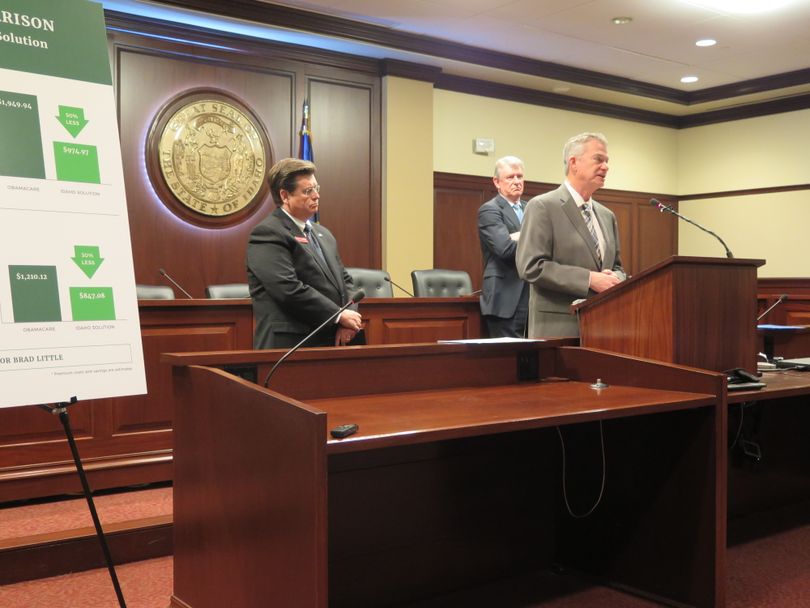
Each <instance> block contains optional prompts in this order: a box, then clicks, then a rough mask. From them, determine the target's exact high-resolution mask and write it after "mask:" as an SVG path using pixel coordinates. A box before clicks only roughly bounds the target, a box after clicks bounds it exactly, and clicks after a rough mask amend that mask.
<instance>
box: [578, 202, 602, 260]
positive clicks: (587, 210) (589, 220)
mask: <svg viewBox="0 0 810 608" xmlns="http://www.w3.org/2000/svg"><path fill="white" fill-rule="evenodd" d="M582 215H583V217H584V218H585V225H586V226H587V227H588V232H590V233H591V239H593V246H594V248H595V249H596V259H597V260H598V262H599V268H602V252H601V251H600V250H599V237H597V236H596V228H594V225H593V215H591V206H590V205H589V204H588V203H585V204H584V205H582Z"/></svg>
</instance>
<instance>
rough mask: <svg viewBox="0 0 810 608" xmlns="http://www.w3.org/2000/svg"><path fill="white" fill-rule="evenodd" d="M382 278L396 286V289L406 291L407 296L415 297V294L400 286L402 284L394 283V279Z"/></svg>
mask: <svg viewBox="0 0 810 608" xmlns="http://www.w3.org/2000/svg"><path fill="white" fill-rule="evenodd" d="M383 279H385V280H386V281H388V282H389V283H391V285H393V286H394V287H396V288H397V289H399V290H400V291H404V292H405V293H407V294H408V295H409V296H411V297H412V298H415V297H416V296H415V295H413V294H412V293H411V292H410V291H408V290H407V289H405V288H404V287H402V286H400V285H397V284H396V283H394V281H392V280H391V277H383Z"/></svg>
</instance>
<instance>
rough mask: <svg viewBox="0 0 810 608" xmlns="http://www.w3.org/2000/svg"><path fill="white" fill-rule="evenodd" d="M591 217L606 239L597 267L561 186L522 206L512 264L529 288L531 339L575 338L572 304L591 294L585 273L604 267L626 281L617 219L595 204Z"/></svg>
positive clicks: (574, 206)
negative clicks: (521, 218)
mask: <svg viewBox="0 0 810 608" xmlns="http://www.w3.org/2000/svg"><path fill="white" fill-rule="evenodd" d="M594 215H595V216H596V220H597V221H598V222H599V226H600V227H601V228H602V234H603V235H604V237H605V252H604V255H603V260H602V266H601V267H600V266H598V262H597V257H596V252H595V249H594V246H593V240H592V238H591V235H590V232H588V227H587V226H586V225H585V220H584V219H583V217H582V213H581V212H580V211H579V209H578V208H577V204H576V202H574V199H573V198H572V197H571V193H570V192H568V189H567V188H566V187H565V185H564V184H563V185H561V186H560V187H559V188H557V189H556V190H554V191H552V192H547V193H546V194H542V195H540V196H537V197H535V198H533V199H532V200H530V201H529V204H528V205H527V206H526V213H525V215H524V217H523V226H522V228H521V231H520V242H519V243H518V247H517V253H516V256H515V259H516V263H517V269H518V273H519V274H520V276H521V277H522V278H523V279H524V280H526V281H527V282H529V283H530V284H531V286H532V290H531V293H530V296H529V336H530V337H551V336H578V335H579V328H578V326H577V321H576V317H574V316H573V315H572V314H571V310H570V309H571V303H572V302H573V301H574V300H576V299H579V298H587V297H588V296H589V295H591V294H593V292H592V291H590V290H589V289H588V283H589V278H590V272H591V271H596V272H598V271H601V270H603V269H608V268H609V269H611V270H613V271H614V272H615V273H616V274H617V275H619V277H621V278H622V279H624V278H625V273H624V270H623V269H622V262H621V257H620V255H619V230H618V226H617V224H616V216H615V215H614V214H613V212H612V211H610V209H608V208H607V207H605V206H604V205H601V204H599V203H597V202H596V201H594Z"/></svg>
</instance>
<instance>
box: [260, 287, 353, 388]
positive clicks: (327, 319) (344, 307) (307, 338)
mask: <svg viewBox="0 0 810 608" xmlns="http://www.w3.org/2000/svg"><path fill="white" fill-rule="evenodd" d="M365 297H366V293H365V292H364V291H363V290H362V289H361V290H359V291H357V292H356V293H355V294H354V296H352V298H350V299H349V301H348V302H346V303H345V304H344V305H343V306H341V307H340V308H338V309H337V311H335V312H334V313H332V314H331V315H329V316H328V317H327V318H326V321H324V322H323V323H321V324H320V325H318V327H316V328H315V329H313V330H312V331H311V332H309V333H308V334H307V335H306V336H304V339H303V340H301V341H300V342H299V343H298V344H296V345H295V346H293V347H292V348H291V349H290V350H288V351H287V352H286V353H284V354H283V355H282V356H281V359H279V360H278V361H276V364H275V365H274V366H273V367H271V368H270V371H269V372H267V376H265V378H264V385H263V386H264V388H267V385H268V384H270V378H271V377H272V376H273V373H274V372H275V371H276V369H277V368H278V366H279V365H281V363H282V361H284V360H285V359H287V357H289V356H290V355H291V354H293V353H294V352H295V351H297V350H298V349H299V348H301V347H302V346H303V345H304V342H306V341H307V340H309V339H310V338H311V337H312V336H314V335H315V334H317V333H318V332H319V331H321V330H322V329H323V328H324V327H326V325H327V324H328V323H331V322H332V321H334V320H335V318H336V317H337V316H338V315H339V314H340V313H342V312H343V311H344V310H346V309H347V308H348V307H349V306H351V305H352V304H357V303H358V302H359V301H360V300H362V299H363V298H365Z"/></svg>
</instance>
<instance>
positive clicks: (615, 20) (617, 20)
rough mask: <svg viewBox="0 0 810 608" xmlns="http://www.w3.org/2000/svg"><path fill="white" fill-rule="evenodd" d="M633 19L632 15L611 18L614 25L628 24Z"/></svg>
mask: <svg viewBox="0 0 810 608" xmlns="http://www.w3.org/2000/svg"><path fill="white" fill-rule="evenodd" d="M632 20H633V18H632V17H614V18H613V19H611V20H610V22H611V23H612V24H613V25H627V24H628V23H630V22H631V21H632Z"/></svg>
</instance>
